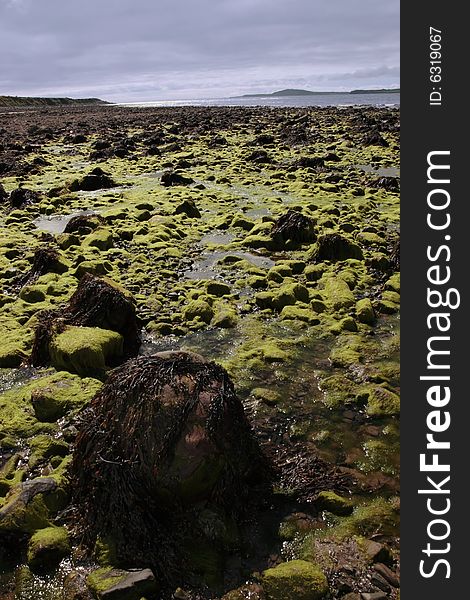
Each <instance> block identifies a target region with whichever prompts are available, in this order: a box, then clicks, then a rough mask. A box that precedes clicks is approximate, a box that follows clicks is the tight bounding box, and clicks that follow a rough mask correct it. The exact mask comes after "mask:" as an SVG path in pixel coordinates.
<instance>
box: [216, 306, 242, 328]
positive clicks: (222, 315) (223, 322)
mask: <svg viewBox="0 0 470 600" xmlns="http://www.w3.org/2000/svg"><path fill="white" fill-rule="evenodd" d="M237 321H238V316H237V312H236V311H235V310H234V309H232V308H220V309H219V310H217V312H216V314H215V315H214V318H213V319H212V321H211V325H213V326H214V327H221V328H222V329H231V328H233V327H235V326H236V324H237Z"/></svg>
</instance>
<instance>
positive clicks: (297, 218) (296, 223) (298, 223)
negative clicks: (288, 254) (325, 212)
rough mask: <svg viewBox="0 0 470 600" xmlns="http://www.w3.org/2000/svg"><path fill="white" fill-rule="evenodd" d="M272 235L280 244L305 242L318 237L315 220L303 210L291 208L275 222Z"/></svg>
mask: <svg viewBox="0 0 470 600" xmlns="http://www.w3.org/2000/svg"><path fill="white" fill-rule="evenodd" d="M271 237H272V238H273V240H274V241H275V242H277V243H278V244H279V245H281V246H282V245H285V244H286V243H288V242H291V243H295V244H303V243H309V242H314V241H315V239H316V233H315V222H314V221H313V219H311V218H310V217H307V216H306V215H303V214H302V213H301V212H298V211H296V210H292V209H289V210H288V211H287V212H286V213H284V214H283V215H281V216H280V217H279V219H278V220H277V221H276V222H275V223H274V225H273V228H272V230H271Z"/></svg>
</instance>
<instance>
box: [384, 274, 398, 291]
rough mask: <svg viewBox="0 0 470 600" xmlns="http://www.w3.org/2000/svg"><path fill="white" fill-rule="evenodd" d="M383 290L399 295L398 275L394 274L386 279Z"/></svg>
mask: <svg viewBox="0 0 470 600" xmlns="http://www.w3.org/2000/svg"><path fill="white" fill-rule="evenodd" d="M385 289H387V290H391V291H392V292H398V293H400V273H395V274H394V275H392V276H391V277H390V278H389V279H387V281H386V282H385Z"/></svg>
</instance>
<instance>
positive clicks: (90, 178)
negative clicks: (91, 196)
mask: <svg viewBox="0 0 470 600" xmlns="http://www.w3.org/2000/svg"><path fill="white" fill-rule="evenodd" d="M112 187H116V183H115V182H114V181H113V180H112V179H111V177H110V176H109V175H108V174H106V173H105V172H104V171H103V170H102V169H100V168H99V167H96V168H95V169H93V170H92V171H90V173H88V175H85V177H82V179H75V181H73V182H72V183H71V184H70V186H69V189H70V191H72V192H77V191H84V192H95V191H96V190H105V189H109V188H112Z"/></svg>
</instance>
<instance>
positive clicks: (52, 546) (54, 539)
mask: <svg viewBox="0 0 470 600" xmlns="http://www.w3.org/2000/svg"><path fill="white" fill-rule="evenodd" d="M70 551H71V546H70V540H69V535H68V533H67V530H66V529H65V527H46V528H44V529H40V530H39V531H36V533H34V534H33V535H32V537H31V539H30V540H29V543H28V554H27V560H28V565H29V566H30V567H31V568H32V569H34V570H37V571H39V570H40V571H44V570H50V569H53V568H55V567H57V565H58V564H59V563H60V561H61V560H62V559H63V558H65V557H66V556H68V555H69V554H70Z"/></svg>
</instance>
